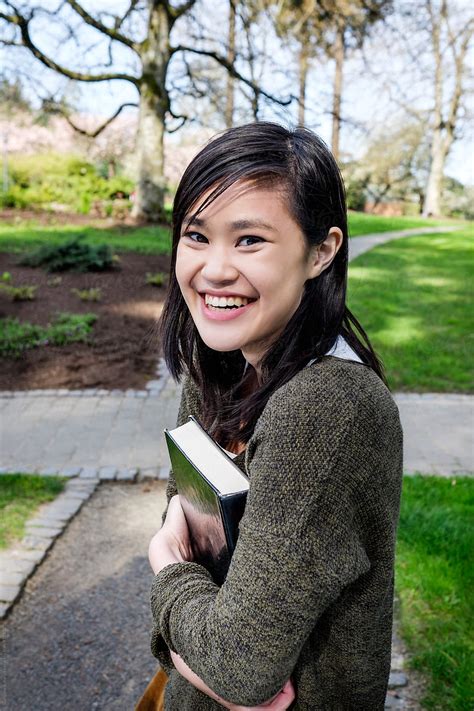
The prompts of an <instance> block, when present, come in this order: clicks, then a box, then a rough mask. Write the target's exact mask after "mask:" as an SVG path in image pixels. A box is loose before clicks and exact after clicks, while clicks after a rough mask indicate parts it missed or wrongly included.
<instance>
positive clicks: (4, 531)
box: [0, 474, 66, 548]
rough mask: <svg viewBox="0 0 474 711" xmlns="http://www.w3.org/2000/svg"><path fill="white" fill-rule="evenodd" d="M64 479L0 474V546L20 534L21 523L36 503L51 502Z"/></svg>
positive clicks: (30, 515) (22, 526) (58, 491)
mask: <svg viewBox="0 0 474 711" xmlns="http://www.w3.org/2000/svg"><path fill="white" fill-rule="evenodd" d="M65 483H66V480H65V479H62V478H60V477H53V476H51V477H43V476H37V475H34V474H2V476H0V514H1V515H0V548H6V547H7V546H8V545H10V544H11V543H13V542H14V541H15V540H18V539H20V538H21V537H22V536H23V535H24V530H25V522H26V521H27V520H28V519H29V518H32V516H33V514H34V512H35V511H36V509H37V507H38V506H39V505H40V504H43V503H46V502H47V501H52V500H53V499H54V498H56V496H57V495H58V494H60V493H61V491H62V490H63V489H64V485H65Z"/></svg>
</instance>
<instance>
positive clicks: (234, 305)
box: [204, 294, 250, 309]
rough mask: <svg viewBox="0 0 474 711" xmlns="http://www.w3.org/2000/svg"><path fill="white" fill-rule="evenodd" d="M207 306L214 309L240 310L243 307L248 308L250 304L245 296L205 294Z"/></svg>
mask: <svg viewBox="0 0 474 711" xmlns="http://www.w3.org/2000/svg"><path fill="white" fill-rule="evenodd" d="M204 301H205V304H206V306H209V307H211V308H213V309H238V308H241V307H242V306H247V304H248V303H249V302H250V299H248V298H247V297H245V296H212V294H204Z"/></svg>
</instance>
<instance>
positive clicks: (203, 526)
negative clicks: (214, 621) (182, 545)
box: [165, 417, 249, 585]
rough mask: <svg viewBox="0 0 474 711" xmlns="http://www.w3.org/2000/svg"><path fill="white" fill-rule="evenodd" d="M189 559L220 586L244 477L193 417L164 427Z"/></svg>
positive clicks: (241, 503) (233, 539)
mask: <svg viewBox="0 0 474 711" xmlns="http://www.w3.org/2000/svg"><path fill="white" fill-rule="evenodd" d="M165 437H166V443H167V445H168V452H169V456H170V460H171V467H172V470H173V476H174V478H175V481H176V486H177V489H178V493H179V496H180V501H181V506H182V508H183V511H184V515H185V517H186V521H187V524H188V527H189V531H190V534H191V540H192V547H193V553H194V560H195V561H196V562H197V563H200V564H201V565H204V566H205V567H206V568H207V570H208V571H209V572H210V573H211V575H212V577H213V579H214V581H215V582H216V583H217V584H218V585H221V584H222V583H223V582H224V580H225V577H226V575H227V570H228V568H229V565H230V559H231V557H232V553H233V552H234V548H235V545H236V543H237V538H238V531H239V522H240V519H241V518H242V515H243V513H244V509H245V502H246V498H247V491H248V489H249V480H248V478H247V477H246V476H245V474H243V472H241V471H240V469H239V468H238V466H237V465H236V464H234V462H233V461H232V458H231V457H230V456H229V455H228V454H227V453H226V452H225V451H224V450H223V449H222V447H220V446H219V445H218V444H217V443H216V442H214V440H213V439H212V438H211V437H210V436H209V435H208V434H207V432H206V431H205V430H204V429H203V428H202V427H201V425H200V424H199V423H198V421H197V420H196V419H195V418H194V417H190V418H189V420H188V422H186V423H185V424H184V425H181V426H180V427H176V428H175V429H173V430H165Z"/></svg>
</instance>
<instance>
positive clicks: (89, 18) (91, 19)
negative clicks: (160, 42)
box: [67, 0, 137, 52]
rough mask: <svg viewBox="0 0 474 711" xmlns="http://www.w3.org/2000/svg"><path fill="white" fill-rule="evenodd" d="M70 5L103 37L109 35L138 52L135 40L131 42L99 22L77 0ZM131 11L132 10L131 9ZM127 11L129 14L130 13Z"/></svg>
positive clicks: (68, 1) (71, 1) (70, 2)
mask: <svg viewBox="0 0 474 711" xmlns="http://www.w3.org/2000/svg"><path fill="white" fill-rule="evenodd" d="M67 3H68V5H70V6H71V7H72V9H73V10H75V11H76V12H77V14H78V15H80V17H82V19H83V20H84V22H86V23H87V24H88V25H90V26H91V27H94V28H95V29H96V30H99V32H101V33H102V34H103V35H108V36H109V37H111V38H112V39H114V40H117V42H121V43H122V44H124V45H126V46H127V47H130V49H133V51H134V52H137V46H136V44H135V42H134V41H133V40H131V39H130V38H129V37H126V36H125V35H124V34H122V33H121V32H119V31H118V30H117V29H113V28H112V27H107V25H104V24H103V23H102V22H100V21H99V20H97V19H96V18H95V17H93V16H92V15H90V14H89V13H88V12H87V11H86V10H85V9H84V8H83V7H82V5H80V4H79V3H78V2H76V0H67ZM129 10H130V8H129ZM129 10H127V12H128V11H129Z"/></svg>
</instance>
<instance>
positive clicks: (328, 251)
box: [309, 227, 343, 279]
mask: <svg viewBox="0 0 474 711" xmlns="http://www.w3.org/2000/svg"><path fill="white" fill-rule="evenodd" d="M342 239H343V236H342V231H341V230H340V229H339V227H331V228H330V230H329V232H328V235H327V237H326V239H325V240H324V241H323V242H321V243H320V244H318V246H317V247H314V248H313V249H312V250H311V261H310V266H309V271H310V274H309V279H314V277H317V276H319V275H320V274H321V272H323V271H324V270H325V269H327V268H328V267H329V265H330V264H331V262H332V260H333V259H334V257H335V256H336V254H337V252H338V250H339V249H340V247H341V245H342Z"/></svg>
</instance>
